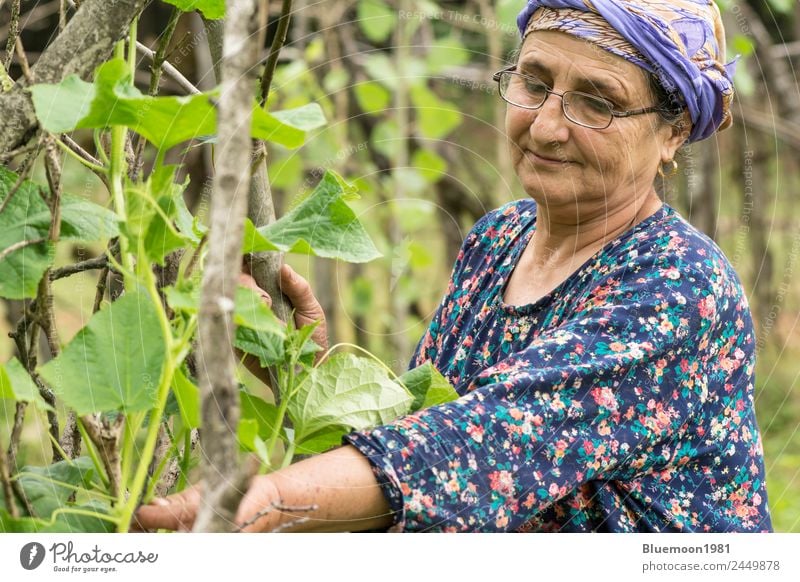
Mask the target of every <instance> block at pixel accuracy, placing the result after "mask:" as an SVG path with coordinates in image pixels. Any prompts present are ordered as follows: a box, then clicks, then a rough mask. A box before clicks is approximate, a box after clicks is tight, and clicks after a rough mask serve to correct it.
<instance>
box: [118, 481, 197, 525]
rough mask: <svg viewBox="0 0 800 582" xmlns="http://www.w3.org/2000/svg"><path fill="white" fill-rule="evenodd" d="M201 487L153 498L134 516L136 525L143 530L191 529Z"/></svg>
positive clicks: (195, 515)
mask: <svg viewBox="0 0 800 582" xmlns="http://www.w3.org/2000/svg"><path fill="white" fill-rule="evenodd" d="M200 498H201V491H200V487H197V486H195V487H190V488H189V489H185V490H184V491H181V492H180V493H176V494H175V495H170V496H169V497H163V498H162V497H159V498H156V499H153V500H152V501H151V502H150V503H149V504H148V505H142V506H141V507H139V509H137V510H136V513H135V514H134V516H133V519H134V527H135V528H136V529H140V530H141V531H148V530H155V529H168V530H172V531H190V530H191V529H192V527H193V526H194V520H195V518H196V517H197V508H198V506H199V505H200Z"/></svg>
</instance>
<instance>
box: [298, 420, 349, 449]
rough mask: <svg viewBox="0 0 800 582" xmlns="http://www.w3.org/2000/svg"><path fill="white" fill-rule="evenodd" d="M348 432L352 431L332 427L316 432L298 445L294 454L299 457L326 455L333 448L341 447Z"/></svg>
mask: <svg viewBox="0 0 800 582" xmlns="http://www.w3.org/2000/svg"><path fill="white" fill-rule="evenodd" d="M348 432H350V431H349V430H348V429H347V428H345V427H341V426H330V427H328V428H326V429H323V430H321V431H317V432H315V433H314V434H313V435H310V436H309V437H307V438H305V439H303V441H302V442H299V443H297V445H296V446H295V450H294V452H295V454H297V455H317V454H319V453H324V452H325V451H328V450H330V449H332V448H333V447H338V446H339V445H341V444H342V437H343V436H344V435H346V434H347V433H348Z"/></svg>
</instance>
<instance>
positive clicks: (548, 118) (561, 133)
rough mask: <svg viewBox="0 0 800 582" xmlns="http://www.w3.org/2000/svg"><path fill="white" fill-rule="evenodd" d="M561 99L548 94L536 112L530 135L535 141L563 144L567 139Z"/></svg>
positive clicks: (567, 132) (565, 120)
mask: <svg viewBox="0 0 800 582" xmlns="http://www.w3.org/2000/svg"><path fill="white" fill-rule="evenodd" d="M562 99H563V97H561V96H559V95H555V94H553V93H549V94H548V95H547V98H546V99H545V100H544V103H543V104H542V106H541V107H540V108H539V109H537V110H536V117H535V118H534V119H533V123H531V135H532V136H533V137H534V139H536V140H537V141H539V142H541V143H544V142H552V141H557V142H564V141H566V140H567V139H568V138H569V128H568V127H567V123H568V122H567V119H566V117H565V116H564V109H563V102H562Z"/></svg>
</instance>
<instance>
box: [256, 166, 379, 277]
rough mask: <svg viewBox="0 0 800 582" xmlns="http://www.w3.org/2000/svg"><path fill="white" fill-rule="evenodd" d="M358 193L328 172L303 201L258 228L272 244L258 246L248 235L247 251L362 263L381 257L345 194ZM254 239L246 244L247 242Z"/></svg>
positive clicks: (348, 195) (352, 194)
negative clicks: (346, 200) (289, 253)
mask: <svg viewBox="0 0 800 582" xmlns="http://www.w3.org/2000/svg"><path fill="white" fill-rule="evenodd" d="M354 195H355V189H354V188H353V187H352V186H350V185H349V184H347V183H346V182H345V181H344V180H342V178H341V177H339V176H338V175H337V174H336V173H335V172H331V171H330V170H329V171H327V172H325V175H324V176H323V177H322V180H321V181H320V183H319V184H318V185H317V187H316V188H315V189H314V191H313V192H312V193H311V195H309V196H308V198H306V199H305V200H304V201H303V202H301V203H300V204H299V205H298V206H297V207H295V208H294V209H293V210H291V211H290V212H288V213H287V214H286V215H285V216H283V217H282V218H281V219H280V220H278V221H276V222H273V223H272V224H270V225H267V226H262V227H261V228H259V229H258V233H260V234H261V235H262V236H263V237H264V239H266V241H268V242H267V243H266V244H267V245H269V247H272V248H269V247H267V248H265V246H266V245H263V244H262V245H261V246H259V245H258V244H257V241H253V239H252V238H251V239H250V240H249V241H248V239H247V237H246V238H245V247H246V248H245V251H246V252H253V251H257V250H273V249H274V248H275V247H277V248H278V249H280V250H281V251H284V252H292V253H301V254H306V255H316V256H318V257H325V258H329V259H342V260H344V261H349V262H351V263H363V262H366V261H371V260H372V259H375V258H378V257H380V256H381V254H380V253H379V252H378V250H377V249H376V248H375V245H374V244H373V243H372V240H371V239H370V238H369V235H368V234H367V232H366V230H365V229H364V227H363V226H362V225H361V223H360V222H359V221H358V218H357V217H356V215H355V213H354V212H353V210H352V209H351V208H350V207H349V206H348V205H347V204H346V202H345V198H347V197H351V196H354ZM248 242H250V243H252V244H251V246H250V248H247V246H248V245H247V243H248Z"/></svg>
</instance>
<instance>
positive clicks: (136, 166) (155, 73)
mask: <svg viewBox="0 0 800 582" xmlns="http://www.w3.org/2000/svg"><path fill="white" fill-rule="evenodd" d="M181 14H183V12H182V11H181V10H179V9H178V8H173V10H172V15H170V18H169V22H167V27H166V29H164V32H163V33H162V34H161V38H160V39H159V41H158V47H157V48H156V52H155V54H154V55H153V58H152V63H151V65H150V87H149V88H148V91H147V93H148V95H151V96H155V95H157V94H158V87H159V85H160V83H161V72H162V70H163V66H164V62H165V61H166V60H167V57H166V55H167V49H168V48H169V43H170V42H171V41H172V37H173V35H174V34H175V28H176V27H177V25H178V20H180V17H181ZM146 143H147V140H145V139H144V138H143V137H142V136H141V135H140V136H139V138H138V142H137V143H136V153H135V155H134V156H133V159H134V162H133V164H132V166H131V180H135V179H136V177H137V175H138V174H139V171H140V169H141V165H142V157H143V156H144V147H145V144H146Z"/></svg>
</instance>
